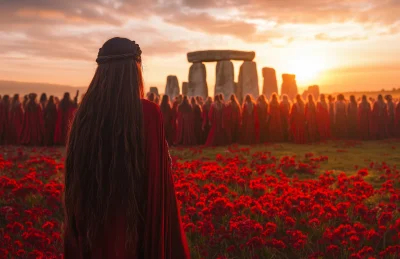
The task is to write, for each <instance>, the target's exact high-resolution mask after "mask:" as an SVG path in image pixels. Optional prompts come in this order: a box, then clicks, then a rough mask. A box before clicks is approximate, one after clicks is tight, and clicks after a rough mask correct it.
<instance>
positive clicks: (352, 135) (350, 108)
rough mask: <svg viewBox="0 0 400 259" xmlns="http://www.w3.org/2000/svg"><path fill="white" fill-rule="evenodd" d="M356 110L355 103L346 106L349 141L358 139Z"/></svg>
mask: <svg viewBox="0 0 400 259" xmlns="http://www.w3.org/2000/svg"><path fill="white" fill-rule="evenodd" d="M357 118H358V108H357V103H351V102H350V103H349V104H348V105H347V136H348V138H349V139H357V138H358V125H357V120H358V119H357Z"/></svg>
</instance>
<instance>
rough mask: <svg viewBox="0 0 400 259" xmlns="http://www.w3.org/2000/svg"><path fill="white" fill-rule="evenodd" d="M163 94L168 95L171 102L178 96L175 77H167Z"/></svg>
mask: <svg viewBox="0 0 400 259" xmlns="http://www.w3.org/2000/svg"><path fill="white" fill-rule="evenodd" d="M165 94H166V95H168V96H169V98H170V99H171V100H173V99H174V98H175V97H176V96H178V95H179V83H178V78H177V77H176V76H168V77H167V85H166V86H165Z"/></svg>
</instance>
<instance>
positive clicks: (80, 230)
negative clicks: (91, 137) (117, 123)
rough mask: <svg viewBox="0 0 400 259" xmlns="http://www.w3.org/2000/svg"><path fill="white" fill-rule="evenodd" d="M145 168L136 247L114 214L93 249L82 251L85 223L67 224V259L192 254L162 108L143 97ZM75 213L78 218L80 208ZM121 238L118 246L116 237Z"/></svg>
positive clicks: (168, 257)
mask: <svg viewBox="0 0 400 259" xmlns="http://www.w3.org/2000/svg"><path fill="white" fill-rule="evenodd" d="M142 107H143V115H144V116H143V118H144V119H143V120H144V134H145V136H144V138H145V141H144V143H145V170H146V174H145V175H147V180H146V182H147V183H146V185H145V186H147V190H146V191H145V192H146V193H147V199H146V201H145V202H146V206H144V207H145V208H146V209H145V211H144V215H145V217H144V220H145V223H144V226H143V229H140V231H139V237H138V240H139V241H138V242H139V244H138V246H137V247H138V249H137V251H126V249H125V240H124V239H125V233H126V226H125V220H124V218H123V217H121V216H119V215H113V217H112V218H114V220H113V223H112V224H110V225H109V226H105V228H104V234H103V235H101V237H99V239H98V240H97V242H96V243H95V244H93V248H94V250H93V251H90V252H89V255H88V254H87V253H88V252H87V251H81V248H80V247H81V242H85V235H86V231H85V226H82V225H79V224H78V223H77V224H76V225H75V226H68V225H65V234H64V235H65V237H64V258H65V259H91V258H93V259H125V258H147V259H175V258H182V259H186V258H190V255H189V249H188V245H187V241H186V236H185V233H184V231H183V228H182V223H181V219H180V212H179V207H178V202H177V199H176V194H175V189H174V182H173V176H172V172H171V158H170V156H169V152H168V145H167V142H166V139H165V135H164V126H163V119H162V115H161V111H160V109H159V108H158V106H157V105H156V104H154V103H151V102H149V101H147V100H142ZM73 217H75V218H76V220H78V219H79V213H78V212H77V213H76V214H75V215H73ZM116 238H118V239H119V240H120V242H118V246H116V245H114V244H115V239H116Z"/></svg>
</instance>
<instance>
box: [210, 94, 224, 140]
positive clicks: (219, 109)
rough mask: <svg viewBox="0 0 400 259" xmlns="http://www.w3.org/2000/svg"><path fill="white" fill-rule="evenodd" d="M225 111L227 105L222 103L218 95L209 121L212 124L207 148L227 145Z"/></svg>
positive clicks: (211, 109) (212, 106)
mask: <svg viewBox="0 0 400 259" xmlns="http://www.w3.org/2000/svg"><path fill="white" fill-rule="evenodd" d="M224 109H225V104H223V103H222V102H221V99H220V97H219V96H218V95H216V96H215V97H214V103H213V104H212V105H211V108H210V111H209V114H208V120H209V122H210V126H211V129H210V132H209V133H208V137H207V141H206V146H212V147H215V146H222V145H224V144H225V129H224V118H223V115H224Z"/></svg>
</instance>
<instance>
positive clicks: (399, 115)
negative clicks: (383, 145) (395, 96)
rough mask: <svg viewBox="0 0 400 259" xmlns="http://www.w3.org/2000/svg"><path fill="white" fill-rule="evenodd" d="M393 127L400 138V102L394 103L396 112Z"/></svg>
mask: <svg viewBox="0 0 400 259" xmlns="http://www.w3.org/2000/svg"><path fill="white" fill-rule="evenodd" d="M395 116H396V117H395V129H396V134H395V135H396V137H397V138H400V102H398V103H397V105H396V113H395Z"/></svg>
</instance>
